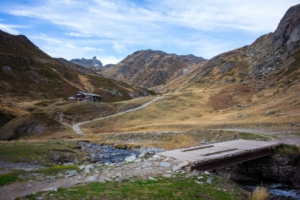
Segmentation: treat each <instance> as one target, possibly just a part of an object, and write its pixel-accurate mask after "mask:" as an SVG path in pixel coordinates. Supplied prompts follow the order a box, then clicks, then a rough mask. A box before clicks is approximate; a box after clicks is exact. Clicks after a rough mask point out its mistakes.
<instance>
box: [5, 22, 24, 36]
mask: <svg viewBox="0 0 300 200" xmlns="http://www.w3.org/2000/svg"><path fill="white" fill-rule="evenodd" d="M0 21H2V20H1V19H0ZM20 28H28V26H21V25H10V24H1V23H0V30H2V31H5V32H8V33H11V34H14V35H18V34H20V32H19V31H18V30H17V29H20Z"/></svg>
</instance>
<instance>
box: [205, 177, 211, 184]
mask: <svg viewBox="0 0 300 200" xmlns="http://www.w3.org/2000/svg"><path fill="white" fill-rule="evenodd" d="M211 182H212V178H211V177H209V178H208V179H207V180H206V183H207V184H210V185H211Z"/></svg>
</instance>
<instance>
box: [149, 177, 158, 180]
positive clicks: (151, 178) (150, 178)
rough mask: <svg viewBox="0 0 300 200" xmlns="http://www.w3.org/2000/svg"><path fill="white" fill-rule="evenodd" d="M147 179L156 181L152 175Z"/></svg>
mask: <svg viewBox="0 0 300 200" xmlns="http://www.w3.org/2000/svg"><path fill="white" fill-rule="evenodd" d="M148 179H149V180H150V181H157V179H155V178H153V177H151V176H149V177H148Z"/></svg>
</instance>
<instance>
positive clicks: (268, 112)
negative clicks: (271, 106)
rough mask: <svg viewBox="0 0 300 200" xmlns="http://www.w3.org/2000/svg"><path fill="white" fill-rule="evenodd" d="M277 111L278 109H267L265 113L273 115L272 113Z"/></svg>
mask: <svg viewBox="0 0 300 200" xmlns="http://www.w3.org/2000/svg"><path fill="white" fill-rule="evenodd" d="M275 113H276V110H267V111H266V112H265V113H264V115H272V114H275Z"/></svg>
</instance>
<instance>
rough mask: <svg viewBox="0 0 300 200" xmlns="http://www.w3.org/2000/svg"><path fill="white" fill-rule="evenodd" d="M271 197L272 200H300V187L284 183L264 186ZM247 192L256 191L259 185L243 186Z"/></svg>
mask: <svg viewBox="0 0 300 200" xmlns="http://www.w3.org/2000/svg"><path fill="white" fill-rule="evenodd" d="M262 186H263V187H264V188H266V189H267V190H268V192H269V193H270V195H271V198H270V200H287V199H288V200H300V186H295V185H286V184H282V183H268V184H262ZM241 187H242V188H244V189H245V190H247V191H250V192H252V191H254V190H255V188H256V187H257V185H241Z"/></svg>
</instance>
